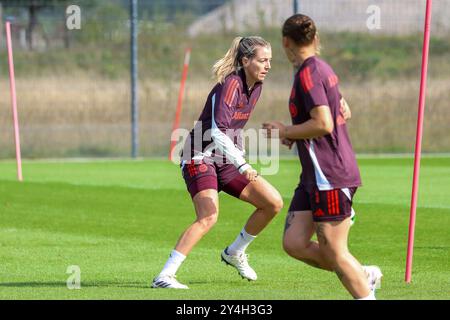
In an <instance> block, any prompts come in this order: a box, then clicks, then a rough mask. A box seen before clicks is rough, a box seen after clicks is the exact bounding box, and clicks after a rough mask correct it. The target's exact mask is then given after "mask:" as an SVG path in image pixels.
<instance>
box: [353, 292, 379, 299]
mask: <svg viewBox="0 0 450 320" xmlns="http://www.w3.org/2000/svg"><path fill="white" fill-rule="evenodd" d="M356 300H377V298H375V292H374V291H373V290H370V293H369V295H368V296H367V297H365V298H361V299H356Z"/></svg>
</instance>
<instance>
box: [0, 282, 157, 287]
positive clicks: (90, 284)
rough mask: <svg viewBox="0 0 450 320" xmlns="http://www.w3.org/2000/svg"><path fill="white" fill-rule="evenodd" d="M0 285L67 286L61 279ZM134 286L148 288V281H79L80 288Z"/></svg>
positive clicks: (1, 285)
mask: <svg viewBox="0 0 450 320" xmlns="http://www.w3.org/2000/svg"><path fill="white" fill-rule="evenodd" d="M0 287H9V288H46V287H49V288H57V287H60V288H67V284H66V283H65V282H62V281H54V282H46V281H42V282H40V281H29V282H3V283H0ZM83 287H88V288H110V287H117V288H135V289H145V288H150V283H148V284H147V283H142V282H128V283H124V282H112V281H107V282H97V281H95V282H93V281H81V288H83Z"/></svg>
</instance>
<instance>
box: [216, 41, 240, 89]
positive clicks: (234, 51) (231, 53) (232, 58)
mask: <svg viewBox="0 0 450 320" xmlns="http://www.w3.org/2000/svg"><path fill="white" fill-rule="evenodd" d="M242 39H243V38H242V37H236V38H234V40H233V42H232V43H231V48H230V49H229V50H228V52H227V53H226V54H225V56H224V57H223V58H222V59H220V60H218V61H216V63H215V64H214V66H213V68H212V71H213V75H214V77H215V78H216V79H217V82H219V83H223V82H224V81H225V77H226V76H227V75H229V74H231V73H233V72H235V71H236V70H237V68H238V65H237V64H238V61H237V55H238V51H239V44H240V42H241V40H242Z"/></svg>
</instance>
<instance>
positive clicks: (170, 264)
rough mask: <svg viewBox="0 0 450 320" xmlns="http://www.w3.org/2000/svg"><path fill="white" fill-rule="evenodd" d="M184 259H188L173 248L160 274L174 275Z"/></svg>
mask: <svg viewBox="0 0 450 320" xmlns="http://www.w3.org/2000/svg"><path fill="white" fill-rule="evenodd" d="M184 259H186V256H185V255H183V254H182V253H180V252H178V251H177V250H175V249H173V250H172V252H171V253H170V256H169V259H168V260H167V262H166V264H165V265H164V268H163V269H162V271H161V273H160V274H159V275H160V276H162V275H171V276H174V275H175V274H176V273H177V271H178V268H179V267H180V266H181V264H182V263H183V261H184Z"/></svg>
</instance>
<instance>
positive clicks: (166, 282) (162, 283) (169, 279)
mask: <svg viewBox="0 0 450 320" xmlns="http://www.w3.org/2000/svg"><path fill="white" fill-rule="evenodd" d="M176 277H177V276H175V275H159V276H157V277H156V278H155V279H153V283H152V288H167V289H189V287H188V286H186V285H184V284H181V283H179V282H178V280H177V279H176Z"/></svg>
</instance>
